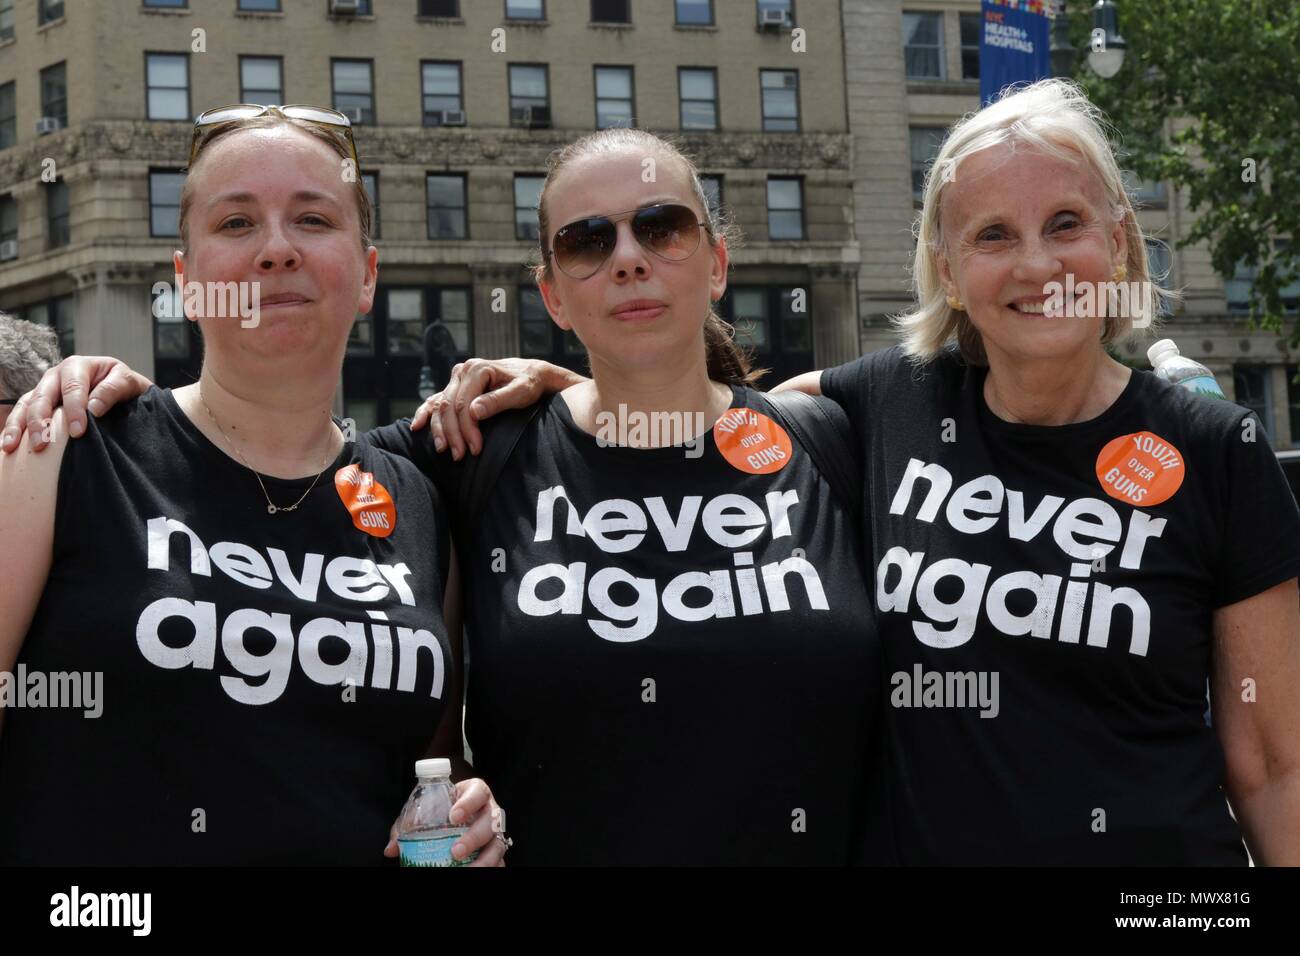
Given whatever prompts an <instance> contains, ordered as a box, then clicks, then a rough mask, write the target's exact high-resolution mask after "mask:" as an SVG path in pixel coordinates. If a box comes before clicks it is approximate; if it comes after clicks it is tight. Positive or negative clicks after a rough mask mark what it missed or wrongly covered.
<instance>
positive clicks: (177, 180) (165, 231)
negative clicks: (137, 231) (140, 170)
mask: <svg viewBox="0 0 1300 956" xmlns="http://www.w3.org/2000/svg"><path fill="white" fill-rule="evenodd" d="M183 185H185V174H184V173H182V172H177V171H175V170H150V171H149V235H151V236H179V235H180V213H181V187H182V186H183Z"/></svg>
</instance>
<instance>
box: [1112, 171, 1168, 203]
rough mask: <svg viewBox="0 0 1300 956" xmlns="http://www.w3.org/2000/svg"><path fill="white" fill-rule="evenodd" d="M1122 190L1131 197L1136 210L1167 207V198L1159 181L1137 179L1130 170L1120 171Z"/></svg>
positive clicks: (1161, 182)
mask: <svg viewBox="0 0 1300 956" xmlns="http://www.w3.org/2000/svg"><path fill="white" fill-rule="evenodd" d="M1120 175H1121V176H1122V177H1123V179H1124V189H1125V191H1126V192H1127V193H1128V194H1129V196H1130V197H1132V200H1133V205H1134V206H1135V207H1137V208H1138V209H1165V208H1167V207H1168V205H1169V196H1168V194H1167V193H1166V192H1165V184H1164V181H1163V180H1160V179H1139V178H1138V175H1137V173H1135V172H1133V170H1131V169H1121V170H1120Z"/></svg>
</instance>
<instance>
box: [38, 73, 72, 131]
mask: <svg viewBox="0 0 1300 956" xmlns="http://www.w3.org/2000/svg"><path fill="white" fill-rule="evenodd" d="M41 115H42V116H52V117H54V119H56V120H58V121H59V126H60V127H63V126H67V125H68V65H67V64H66V63H56V64H54V65H53V66H47V67H46V68H45V69H43V70H41Z"/></svg>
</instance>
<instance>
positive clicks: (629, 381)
mask: <svg viewBox="0 0 1300 956" xmlns="http://www.w3.org/2000/svg"><path fill="white" fill-rule="evenodd" d="M560 397H561V398H562V399H564V401H565V402H566V404H568V406H569V409H570V411H571V412H572V413H573V418H574V421H575V422H576V423H577V424H578V427H579V428H581V429H582V430H583V431H586V432H589V433H591V434H593V435H600V434H603V433H605V432H606V431H607V428H606V427H605V426H604V423H606V422H608V421H611V420H612V421H614V422H624V421H627V422H629V423H635V422H636V420H637V419H642V420H645V418H646V417H647V416H651V415H654V414H656V413H659V414H660V415H662V414H663V413H668V414H673V413H676V415H678V416H680V417H679V418H676V419H673V420H674V421H677V422H680V428H679V429H678V430H677V431H676V434H667V433H666V430H664V429H660V428H655V427H644V428H640V429H637V428H636V426H635V424H631V425H630V427H629V429H628V435H627V437H628V438H629V439H630V440H628V441H622V440H620V441H619V442H618V443H619V444H630V445H632V446H634V447H646V448H659V447H663V446H665V445H670V444H672V443H673V442H674V441H682V440H689V439H692V438H695V437H696V436H697V435H699V434H700V433H701V432H705V431H708V430H709V429H710V428H712V427H713V425H714V423H715V422H716V421H717V420H718V419H719V418H720V417H721V416H722V413H723V412H725V411H726V410H727V409H728V408H730V407H731V402H732V394H731V389H730V388H729V387H727V386H726V385H723V384H721V383H719V382H714V381H712V380H710V379H709V373H708V368H707V366H706V365H705V363H704V362H703V361H701V362H700V363H698V364H696V365H692V366H690V367H688V368H681V367H678V368H668V369H637V370H635V371H633V372H630V373H629V372H628V371H627V370H623V369H619V370H615V369H612V368H609V367H608V366H605V365H603V363H600V362H598V361H596V360H594V359H593V361H592V369H591V379H590V380H589V381H587V382H583V383H581V384H578V385H574V386H572V387H571V388H569V389H566V390H565V391H564V392H562V393H560ZM597 416H599V417H597ZM649 421H650V422H655V421H663V419H653V418H651V419H649Z"/></svg>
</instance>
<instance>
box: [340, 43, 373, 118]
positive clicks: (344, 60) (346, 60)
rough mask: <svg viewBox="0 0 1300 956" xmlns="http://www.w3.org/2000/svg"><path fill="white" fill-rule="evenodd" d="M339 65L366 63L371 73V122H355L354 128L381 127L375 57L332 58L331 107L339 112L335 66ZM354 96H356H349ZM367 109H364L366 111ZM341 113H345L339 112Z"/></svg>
mask: <svg viewBox="0 0 1300 956" xmlns="http://www.w3.org/2000/svg"><path fill="white" fill-rule="evenodd" d="M338 63H364V64H366V67H367V68H368V69H369V71H370V107H369V109H370V121H369V122H366V121H365V119H362V120H361V121H360V122H358V121H356V120H353V121H352V125H353V126H378V125H379V107H378V105H377V103H376V96H375V60H374V58H373V57H370V58H366V57H362V56H332V57H330V106H331V107H332V108H333V109H336V110H338V109H339V107H338V87H337V85H336V79H337V78H336V76H335V74H334V66H335V64H338ZM348 95H349V96H354V95H356V94H352V93H350V94H348ZM365 108H366V107H362V109H363V110H364V109H365ZM339 112H343V111H342V110H339Z"/></svg>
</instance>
